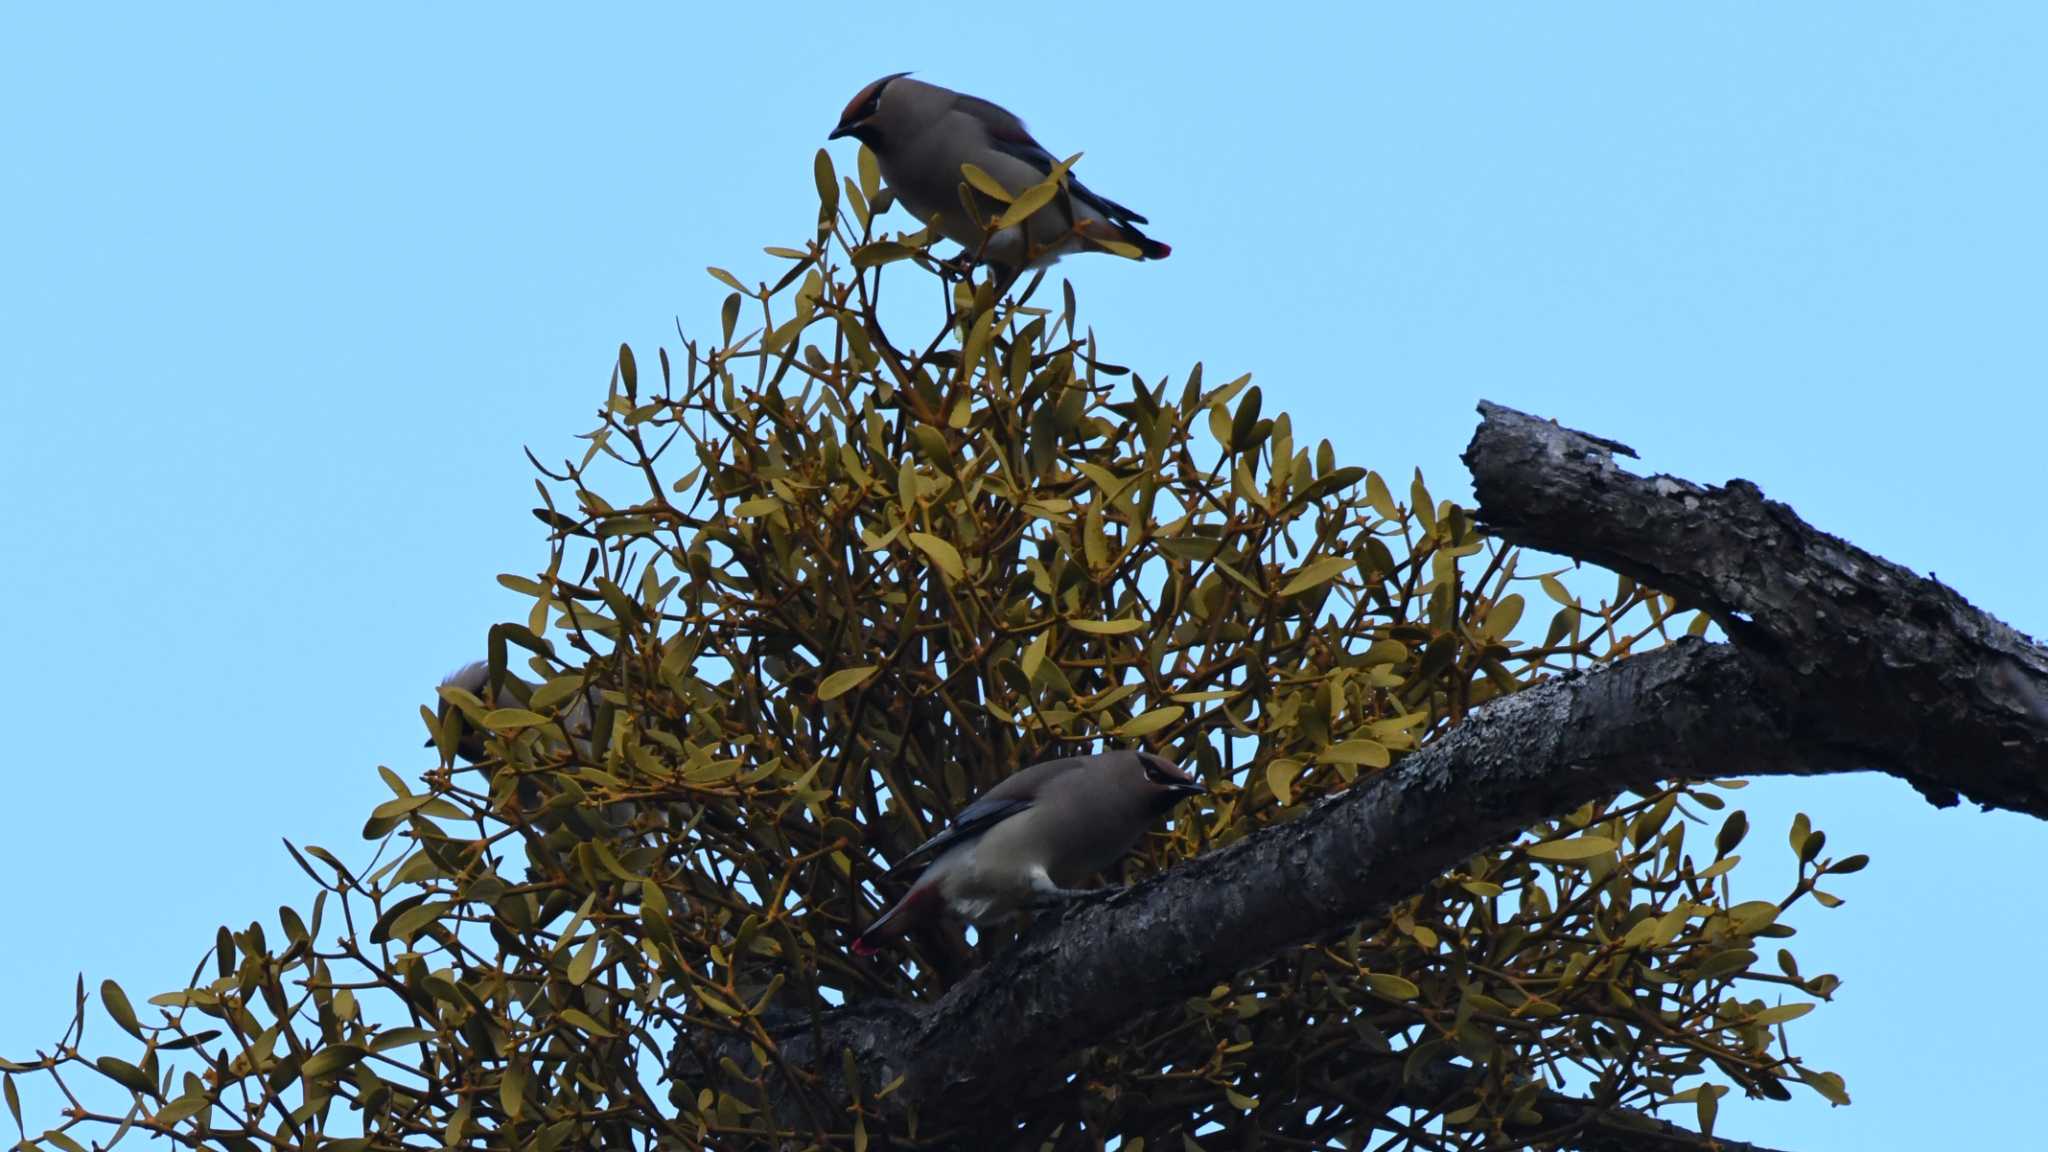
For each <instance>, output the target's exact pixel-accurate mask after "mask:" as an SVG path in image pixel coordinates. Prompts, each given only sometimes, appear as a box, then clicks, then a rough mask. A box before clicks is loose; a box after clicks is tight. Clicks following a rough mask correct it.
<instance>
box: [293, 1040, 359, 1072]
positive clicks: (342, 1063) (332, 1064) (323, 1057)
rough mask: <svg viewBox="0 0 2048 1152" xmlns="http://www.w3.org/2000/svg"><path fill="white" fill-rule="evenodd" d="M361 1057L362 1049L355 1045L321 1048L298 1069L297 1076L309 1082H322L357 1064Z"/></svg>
mask: <svg viewBox="0 0 2048 1152" xmlns="http://www.w3.org/2000/svg"><path fill="white" fill-rule="evenodd" d="M363 1055H364V1051H363V1049H362V1048H361V1047H360V1046H359V1045H355V1044H336V1045H334V1046H333V1047H332V1048H322V1049H321V1050H320V1051H318V1052H315V1053H313V1055H312V1056H310V1057H308V1058H307V1059H306V1062H305V1064H304V1065H302V1066H301V1067H300V1068H299V1074H300V1075H302V1076H304V1077H306V1078H307V1079H309V1080H324V1079H326V1078H327V1077H329V1076H332V1075H334V1074H335V1073H336V1072H339V1071H341V1070H342V1069H344V1068H348V1067H351V1066H353V1065H354V1064H356V1063H358V1062H359V1061H361V1060H362V1058H363Z"/></svg>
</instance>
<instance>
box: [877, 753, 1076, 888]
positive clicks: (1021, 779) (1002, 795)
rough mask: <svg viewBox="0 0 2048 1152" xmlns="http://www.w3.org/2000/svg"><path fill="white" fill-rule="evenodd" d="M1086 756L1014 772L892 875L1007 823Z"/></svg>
mask: <svg viewBox="0 0 2048 1152" xmlns="http://www.w3.org/2000/svg"><path fill="white" fill-rule="evenodd" d="M1089 759H1090V758H1089V757H1086V756H1069V757H1067V758H1065V759H1062V760H1047V761H1045V762H1044V763H1042V764H1033V765H1032V766H1031V767H1029V768H1026V769H1024V770H1023V771H1021V772H1013V773H1011V774H1010V775H1009V776H1007V777H1005V778H1003V779H1002V780H1001V781H999V782H997V784H996V786H995V787H993V788H990V789H989V790H988V791H986V792H984V793H982V794H981V795H980V796H977V797H975V799H974V802H973V803H971V804H969V805H968V806H967V807H965V808H962V809H961V810H960V812H959V814H958V815H956V816H954V817H953V822H952V823H951V824H948V825H946V827H945V828H944V829H943V830H941V831H940V832H939V833H938V834H937V835H935V836H933V837H932V838H931V839H929V840H927V841H925V842H924V843H922V844H919V845H918V846H917V847H915V848H913V849H911V850H910V852H909V853H908V854H907V855H905V856H904V857H903V859H901V860H898V861H897V862H896V863H895V864H893V865H891V866H890V868H889V871H890V873H892V874H894V873H897V872H901V871H903V870H904V869H906V868H908V867H910V866H911V865H912V864H915V863H917V862H918V861H920V860H928V859H930V858H932V857H934V856H937V855H938V854H939V853H941V852H944V851H945V850H946V849H948V848H951V847H952V846H954V845H955V844H959V843H962V842H964V841H967V840H972V839H973V838H975V837H977V836H979V835H981V834H982V833H984V832H986V831H988V830H989V829H990V828H993V827H995V826H996V825H997V824H1000V823H1002V822H1003V821H1005V820H1008V819H1009V818H1010V817H1012V816H1015V815H1016V814H1017V813H1019V812H1022V811H1024V810H1025V809H1027V808H1029V807H1031V806H1032V805H1033V804H1035V803H1037V802H1038V795H1039V792H1040V791H1041V790H1042V789H1044V787H1045V785H1046V783H1047V782H1048V781H1050V780H1051V779H1052V778H1053V777H1055V776H1061V775H1065V774H1066V773H1068V772H1071V771H1073V770H1074V769H1076V768H1079V767H1081V766H1082V765H1083V764H1085V763H1087V762H1088V760H1089Z"/></svg>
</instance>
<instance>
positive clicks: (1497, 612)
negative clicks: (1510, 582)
mask: <svg viewBox="0 0 2048 1152" xmlns="http://www.w3.org/2000/svg"><path fill="white" fill-rule="evenodd" d="M1523 604H1524V601H1523V599H1522V597H1521V596H1520V595H1519V594H1517V593H1514V592H1510V593H1508V594H1507V595H1505V596H1503V597H1501V598H1500V599H1499V600H1497V601H1495V602H1494V605H1493V607H1492V608H1490V609H1488V610H1487V613H1486V634H1487V635H1488V636H1489V637H1491V638H1493V639H1495V640H1503V639H1506V638H1507V634H1508V633H1510V632H1513V631H1514V630H1515V625H1517V624H1519V623H1521V622H1522V607H1523Z"/></svg>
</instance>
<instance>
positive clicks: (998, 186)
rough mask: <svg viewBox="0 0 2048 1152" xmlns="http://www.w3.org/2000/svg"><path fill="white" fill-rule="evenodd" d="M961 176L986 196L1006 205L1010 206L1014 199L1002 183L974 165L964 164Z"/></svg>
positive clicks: (961, 167) (961, 168)
mask: <svg viewBox="0 0 2048 1152" xmlns="http://www.w3.org/2000/svg"><path fill="white" fill-rule="evenodd" d="M960 175H962V176H964V177H966V179H967V183H968V184H970V185H971V186H973V188H974V190H975V191H977V192H979V193H981V194H982V195H984V196H988V197H992V198H994V199H997V200H1001V201H1002V202H1003V203H1005V204H1008V203H1009V202H1010V201H1011V199H1013V197H1011V195H1010V190H1009V189H1008V188H1005V187H1003V185H1002V182H1001V181H999V180H997V179H996V178H995V177H993V176H991V175H989V174H988V173H986V172H984V171H982V170H981V169H980V168H978V167H976V166H975V165H973V164H962V165H961V166H960Z"/></svg>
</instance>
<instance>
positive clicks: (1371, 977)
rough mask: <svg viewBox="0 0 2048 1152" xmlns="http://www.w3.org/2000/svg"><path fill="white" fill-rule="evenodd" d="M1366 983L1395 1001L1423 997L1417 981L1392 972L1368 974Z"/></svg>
mask: <svg viewBox="0 0 2048 1152" xmlns="http://www.w3.org/2000/svg"><path fill="white" fill-rule="evenodd" d="M1365 982H1366V984H1367V985H1368V986H1370V987H1371V988H1372V990H1373V991H1375V992H1377V993H1379V994H1380V995H1382V996H1389V997H1392V998H1393V999H1395V1000H1413V999H1415V998H1416V997H1417V996H1420V995H1422V989H1421V988H1420V987H1418V986H1417V985H1416V983H1415V981H1413V980H1410V979H1408V978H1407V977H1406V976H1396V975H1394V974H1393V973H1391V972H1367V973H1366V974H1365Z"/></svg>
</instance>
